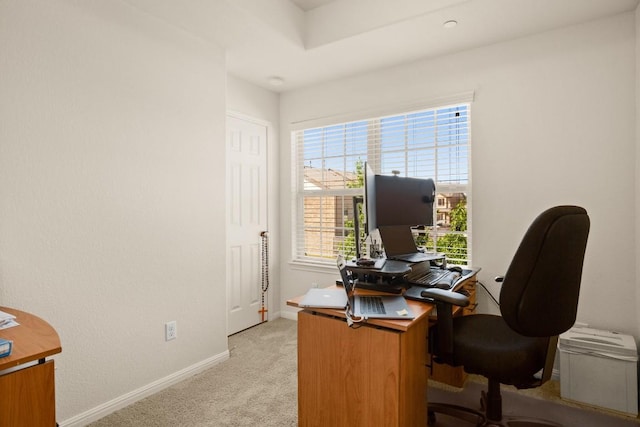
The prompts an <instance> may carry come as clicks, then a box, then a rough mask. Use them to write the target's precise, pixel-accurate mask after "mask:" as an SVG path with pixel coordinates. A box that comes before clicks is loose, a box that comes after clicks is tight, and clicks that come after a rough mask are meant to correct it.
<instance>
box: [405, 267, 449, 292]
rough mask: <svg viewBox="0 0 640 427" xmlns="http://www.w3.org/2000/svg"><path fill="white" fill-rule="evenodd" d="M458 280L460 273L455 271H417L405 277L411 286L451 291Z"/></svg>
mask: <svg viewBox="0 0 640 427" xmlns="http://www.w3.org/2000/svg"><path fill="white" fill-rule="evenodd" d="M459 278H460V273H458V272H456V271H449V270H442V269H430V270H429V271H426V272H419V271H417V272H416V274H409V275H407V282H409V283H410V284H413V285H419V286H425V287H438V288H440V289H451V288H453V285H455V283H456V282H457V280H458V279H459Z"/></svg>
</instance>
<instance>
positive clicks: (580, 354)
mask: <svg viewBox="0 0 640 427" xmlns="http://www.w3.org/2000/svg"><path fill="white" fill-rule="evenodd" d="M558 350H559V351H560V395H561V397H562V398H563V399H567V400H573V401H576V402H583V403H587V404H589V405H594V406H599V407H602V408H607V409H611V410H614V411H618V412H621V413H624V414H626V415H632V416H637V415H638V376H637V366H638V352H637V350H636V342H635V340H634V339H633V337H632V336H630V335H623V334H619V333H616V332H608V331H601V330H597V329H591V328H586V327H573V328H571V329H570V330H568V331H567V332H565V333H564V334H562V335H560V340H559V343H558Z"/></svg>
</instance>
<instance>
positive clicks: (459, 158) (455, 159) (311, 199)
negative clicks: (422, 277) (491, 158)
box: [293, 103, 471, 264]
mask: <svg viewBox="0 0 640 427" xmlns="http://www.w3.org/2000/svg"><path fill="white" fill-rule="evenodd" d="M469 114H470V104H469V103H462V104H456V105H452V106H445V107H439V108H431V109H426V110H421V111H415V112H410V113H405V114H396V115H391V116H386V117H377V118H372V119H367V120H359V121H352V122H348V123H339V124H334V125H329V126H323V127H314V128H310V129H301V130H298V131H295V132H294V133H293V138H294V151H295V155H294V156H293V167H294V174H293V176H295V177H296V186H295V187H296V197H295V206H294V212H295V213H294V215H295V218H296V222H295V236H296V238H295V240H294V258H295V259H296V260H299V261H311V262H334V260H335V257H336V256H337V254H339V253H341V254H344V255H346V256H353V255H355V238H356V236H355V232H354V220H355V219H356V218H355V216H356V215H358V218H359V219H360V221H361V222H362V221H365V218H363V214H362V212H360V211H359V210H358V212H356V211H354V203H353V201H354V198H359V197H360V198H361V197H362V196H363V195H364V179H363V178H364V163H365V162H367V163H368V164H369V165H370V166H371V167H372V169H373V170H374V172H375V173H377V174H383V175H391V174H392V172H394V171H397V172H396V173H399V175H400V176H408V177H415V178H431V179H433V180H434V181H435V183H436V191H437V200H436V201H435V203H434V216H435V218H434V226H433V227H428V229H426V230H414V232H415V236H416V241H417V243H418V244H419V245H423V246H426V247H427V248H428V249H429V250H436V251H439V252H445V253H446V254H447V258H448V260H449V261H450V262H453V263H460V264H468V263H469V262H470V259H471V254H470V252H469V247H470V245H469V243H470V237H471V234H470V227H469V224H468V222H469V221H468V218H467V209H468V206H467V201H468V200H469V198H470V175H469V169H470V168H469V165H470V161H471V159H470V144H471V138H470V131H469V123H470V117H469ZM398 209H402V207H401V206H399V207H398ZM363 226H364V224H362V223H361V228H363ZM364 237H365V235H364V234H362V235H361V236H360V239H361V240H363V239H364Z"/></svg>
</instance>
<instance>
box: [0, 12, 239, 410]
mask: <svg viewBox="0 0 640 427" xmlns="http://www.w3.org/2000/svg"><path fill="white" fill-rule="evenodd" d="M0 70H2V72H1V74H2V77H1V78H0V290H1V293H0V298H1V300H0V303H1V304H4V305H7V306H13V307H16V308H19V309H22V310H26V311H30V312H33V313H35V314H37V315H39V316H41V317H43V318H44V319H46V320H47V321H49V322H50V323H51V324H52V325H53V326H54V327H55V328H56V329H57V330H58V332H59V334H60V337H61V340H62V348H63V352H62V354H60V355H59V356H57V357H56V366H57V371H56V386H57V404H58V405H57V406H58V420H60V421H64V420H66V419H68V418H71V417H74V416H77V415H78V414H81V413H83V412H85V411H89V410H90V409H93V408H95V407H97V406H99V405H102V404H105V402H109V401H111V400H112V399H115V398H117V397H120V396H122V395H125V394H126V393H129V392H131V391H132V390H136V389H139V388H141V387H145V386H147V385H148V384H150V383H153V382H154V381H158V380H160V379H162V378H164V377H166V376H169V375H171V374H173V373H175V372H177V371H180V370H181V369H185V368H187V367H189V366H191V365H194V364H197V363H199V362H201V361H203V360H206V359H209V358H212V357H215V356H217V355H220V354H224V353H225V352H226V351H227V338H226V324H225V322H226V321H225V319H226V316H225V285H224V277H225V272H224V268H225V255H224V254H225V251H224V246H225V245H224V241H225V227H224V224H225V211H224V205H223V203H224V200H225V185H224V182H225V179H224V177H225V162H224V159H225V156H224V137H225V135H224V120H225V70H224V54H223V52H222V51H221V50H220V49H219V48H216V47H213V46H210V45H207V44H205V43H204V42H202V41H201V40H199V39H196V38H193V37H191V36H189V35H188V34H187V33H185V32H183V31H182V30H179V29H177V28H174V27H170V26H167V25H165V24H163V23H162V22H160V21H158V20H156V19H154V18H151V17H149V16H148V15H146V14H144V13H140V12H139V11H137V10H135V9H133V8H131V7H130V6H128V5H127V4H126V3H124V2H120V1H100V2H97V1H92V2H85V1H72V0H52V1H46V2H43V1H33V0H26V1H18V0H8V1H2V2H0ZM169 320H176V321H177V322H178V339H177V340H175V341H171V342H165V341H164V323H165V322H167V321H169Z"/></svg>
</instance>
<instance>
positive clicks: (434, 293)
mask: <svg viewBox="0 0 640 427" xmlns="http://www.w3.org/2000/svg"><path fill="white" fill-rule="evenodd" d="M420 295H421V296H423V297H425V298H431V299H433V300H434V301H435V302H436V303H438V302H444V303H447V304H451V305H457V306H458V307H466V306H468V305H469V298H467V297H466V296H465V295H462V294H461V293H458V292H451V291H449V290H445V289H439V288H429V289H425V290H424V291H422V292H421V293H420Z"/></svg>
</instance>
